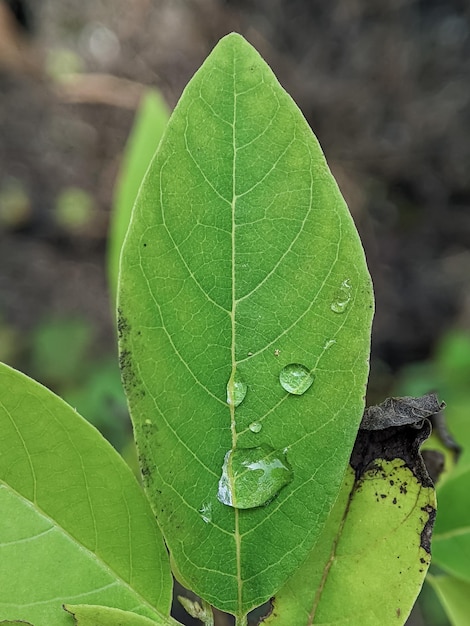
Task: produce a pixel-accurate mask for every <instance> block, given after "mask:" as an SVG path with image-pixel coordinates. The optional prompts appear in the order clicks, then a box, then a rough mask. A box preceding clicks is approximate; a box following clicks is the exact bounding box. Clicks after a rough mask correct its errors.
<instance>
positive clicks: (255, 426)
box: [248, 422, 263, 433]
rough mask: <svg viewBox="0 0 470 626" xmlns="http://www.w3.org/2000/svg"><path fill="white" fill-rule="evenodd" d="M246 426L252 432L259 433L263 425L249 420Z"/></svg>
mask: <svg viewBox="0 0 470 626" xmlns="http://www.w3.org/2000/svg"><path fill="white" fill-rule="evenodd" d="M248 428H249V429H250V430H251V432H252V433H259V432H260V430H261V429H262V428H263V427H262V425H261V423H260V422H251V424H250V425H249V426H248Z"/></svg>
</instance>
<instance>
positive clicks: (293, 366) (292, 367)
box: [279, 363, 315, 396]
mask: <svg viewBox="0 0 470 626" xmlns="http://www.w3.org/2000/svg"><path fill="white" fill-rule="evenodd" d="M314 379H315V376H314V375H313V374H312V372H311V371H310V370H309V369H308V368H307V367H305V365H300V363H290V364H289V365H286V366H285V367H283V368H282V370H281V373H280V374H279V382H280V383H281V385H282V387H283V388H284V389H285V390H286V391H288V392H289V393H293V394H294V395H296V396H301V395H302V394H303V393H305V392H306V391H307V389H309V387H311V386H312V383H313V381H314Z"/></svg>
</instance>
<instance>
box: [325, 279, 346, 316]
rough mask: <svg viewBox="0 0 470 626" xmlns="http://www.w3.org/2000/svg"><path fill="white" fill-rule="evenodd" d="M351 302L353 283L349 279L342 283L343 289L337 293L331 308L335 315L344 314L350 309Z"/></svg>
mask: <svg viewBox="0 0 470 626" xmlns="http://www.w3.org/2000/svg"><path fill="white" fill-rule="evenodd" d="M350 301H351V281H350V280H349V278H347V279H346V280H343V282H342V283H341V287H340V288H339V289H338V291H337V292H336V294H335V297H334V299H333V302H332V303H331V307H330V308H331V310H332V311H333V312H334V313H344V312H345V311H346V309H347V308H348V305H349V303H350Z"/></svg>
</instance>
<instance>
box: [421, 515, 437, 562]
mask: <svg viewBox="0 0 470 626" xmlns="http://www.w3.org/2000/svg"><path fill="white" fill-rule="evenodd" d="M422 510H423V511H424V512H425V513H427V514H428V519H427V521H426V523H425V524H424V528H423V530H422V532H421V542H420V545H421V547H422V548H423V550H425V551H426V552H427V553H428V554H431V535H432V529H433V526H434V520H435V519H436V509H435V508H434V507H432V506H430V505H427V506H425V507H423V509H422Z"/></svg>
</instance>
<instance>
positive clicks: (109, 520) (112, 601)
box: [0, 364, 171, 626]
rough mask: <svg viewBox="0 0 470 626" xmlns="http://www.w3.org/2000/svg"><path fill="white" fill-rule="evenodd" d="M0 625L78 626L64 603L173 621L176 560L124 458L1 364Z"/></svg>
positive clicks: (64, 406) (55, 400)
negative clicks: (5, 622) (172, 574)
mask: <svg viewBox="0 0 470 626" xmlns="http://www.w3.org/2000/svg"><path fill="white" fill-rule="evenodd" d="M0 510H1V511H2V514H1V516H0V563H1V566H0V619H10V620H27V621H31V622H32V623H33V624H34V626H60V625H64V626H65V625H67V624H68V625H70V624H71V623H72V618H71V617H70V615H67V613H65V612H64V611H63V610H62V603H64V602H72V603H73V602H77V601H79V602H84V603H87V602H88V603H94V604H96V603H97V602H98V603H100V604H104V605H110V606H115V607H118V608H121V609H125V610H131V611H135V612H137V613H141V614H142V615H146V616H149V617H154V616H158V614H159V613H161V614H162V615H168V613H169V607H170V602H171V578H170V571H169V564H168V556H167V554H166V551H165V547H164V545H163V542H162V538H161V535H160V533H159V530H158V527H157V526H156V523H155V519H154V517H153V514H152V512H151V509H150V507H149V506H148V502H147V500H146V498H145V496H144V494H143V491H142V490H141V488H140V487H139V485H138V483H137V481H136V480H135V478H134V476H133V475H132V472H131V470H130V469H129V468H128V467H127V465H126V464H125V463H124V461H123V460H122V459H121V457H120V456H119V455H118V454H117V452H116V451H115V450H114V449H113V448H112V447H111V446H110V445H109V444H108V443H107V442H106V441H105V440H104V439H103V437H102V436H101V435H100V434H99V432H98V431H97V430H96V429H95V428H93V427H92V426H91V425H90V424H88V422H86V421H85V420H84V419H83V418H81V417H80V416H79V415H78V414H77V413H76V412H75V411H74V410H73V409H72V408H71V407H70V406H68V405H67V404H65V402H63V401H62V400H61V399H60V398H58V397H57V396H55V395H54V394H53V393H51V392H50V391H48V390H47V389H45V388H44V387H42V386H41V385H39V384H38V383H36V382H34V381H32V380H31V379H29V378H27V377H26V376H24V375H23V374H20V373H19V372H16V371H15V370H13V369H11V368H9V367H7V366H6V365H2V364H0Z"/></svg>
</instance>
